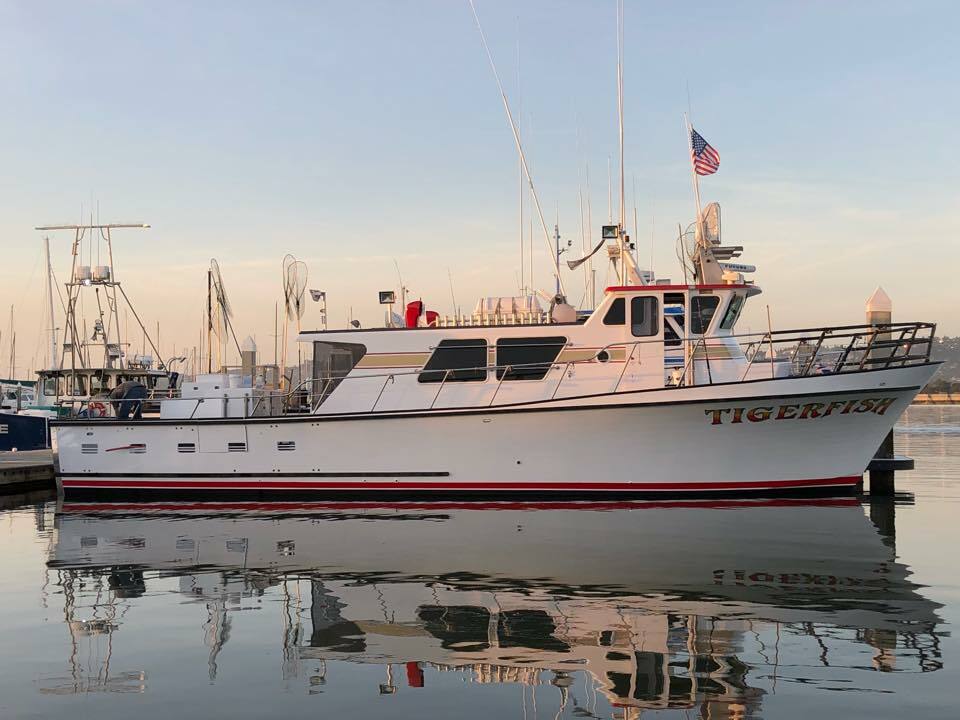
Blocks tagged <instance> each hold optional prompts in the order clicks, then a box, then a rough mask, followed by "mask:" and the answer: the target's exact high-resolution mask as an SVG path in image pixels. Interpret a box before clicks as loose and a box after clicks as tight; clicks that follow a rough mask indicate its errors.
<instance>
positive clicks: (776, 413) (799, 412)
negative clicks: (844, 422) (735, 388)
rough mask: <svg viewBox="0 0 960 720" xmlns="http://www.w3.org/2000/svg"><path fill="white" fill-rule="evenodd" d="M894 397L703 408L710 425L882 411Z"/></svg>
mask: <svg viewBox="0 0 960 720" xmlns="http://www.w3.org/2000/svg"><path fill="white" fill-rule="evenodd" d="M894 402H896V398H892V397H885V398H863V399H861V398H855V399H853V400H834V401H833V402H830V403H819V402H811V403H804V404H802V405H801V404H797V405H759V406H757V407H751V408H746V407H734V408H717V409H715V410H704V411H703V412H704V414H705V415H706V416H707V417H708V418H710V424H711V425H722V424H723V423H724V422H727V423H728V424H736V423H742V422H744V421H747V422H765V421H767V420H814V419H816V418H824V417H827V416H829V415H833V414H834V413H836V414H838V415H848V414H850V413H868V412H872V413H876V414H877V415H883V414H884V413H885V412H886V411H887V410H889V409H890V406H891V405H893V403H894Z"/></svg>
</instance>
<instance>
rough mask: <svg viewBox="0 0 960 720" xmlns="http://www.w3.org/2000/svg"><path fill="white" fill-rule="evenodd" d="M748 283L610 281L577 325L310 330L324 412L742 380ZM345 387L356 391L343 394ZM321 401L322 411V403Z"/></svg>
mask: <svg viewBox="0 0 960 720" xmlns="http://www.w3.org/2000/svg"><path fill="white" fill-rule="evenodd" d="M759 292H760V291H759V289H757V288H756V287H754V286H753V285H748V284H738V285H637V286H622V287H620V286H618V287H610V288H607V291H606V293H605V295H604V298H603V301H602V302H601V303H600V304H599V305H598V307H597V308H596V310H594V311H593V312H592V313H590V314H589V315H588V316H586V317H583V316H579V317H576V319H575V320H574V321H572V322H550V323H532V324H522V323H514V322H510V321H509V320H508V321H506V322H504V323H502V324H484V325H473V324H468V325H463V324H460V325H458V324H456V323H455V322H453V321H451V320H450V319H443V318H441V319H439V320H438V321H437V322H436V323H435V324H434V325H432V326H428V327H417V328H378V329H363V330H360V329H357V330H339V331H325V332H305V333H302V334H301V336H300V340H301V341H305V342H310V343H311V344H312V346H313V357H314V361H313V377H312V378H311V379H310V383H311V384H312V390H311V395H312V398H313V402H312V405H313V406H314V408H315V409H316V410H318V411H320V412H361V411H363V412H366V411H370V410H371V409H377V410H400V409H408V408H413V407H420V408H425V409H432V408H440V407H467V406H475V405H477V404H480V405H483V404H491V403H493V402H494V401H495V402H496V403H497V404H501V403H510V402H516V403H525V402H536V401H541V400H550V399H556V398H563V397H567V396H571V397H572V396H576V395H584V394H587V395H589V394H604V393H612V392H616V391H624V390H641V389H642V390H652V389H658V388H665V387H671V386H675V385H677V384H679V381H680V378H679V377H678V373H688V374H689V377H688V379H687V383H688V384H689V382H691V381H696V382H706V381H708V380H709V381H716V380H717V379H718V378H725V377H730V378H733V377H735V376H738V375H739V373H740V372H741V371H742V367H743V364H744V363H745V359H744V354H743V351H742V349H741V348H740V345H739V344H738V341H737V340H736V338H734V337H732V336H733V331H734V328H735V326H736V323H737V320H738V319H739V317H740V313H741V312H742V310H743V307H744V304H745V302H746V299H747V298H748V297H750V296H751V295H754V294H757V293H759ZM348 388H349V389H348ZM321 405H322V406H323V408H322V410H320V406H321Z"/></svg>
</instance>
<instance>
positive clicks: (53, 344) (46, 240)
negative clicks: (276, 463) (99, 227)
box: [43, 235, 57, 370]
mask: <svg viewBox="0 0 960 720" xmlns="http://www.w3.org/2000/svg"><path fill="white" fill-rule="evenodd" d="M43 252H44V254H45V255H46V260H47V311H48V312H49V313H50V364H49V365H48V366H47V367H49V368H50V369H51V370H56V369H57V321H56V315H54V312H53V265H52V264H51V262H50V236H49V235H44V237H43Z"/></svg>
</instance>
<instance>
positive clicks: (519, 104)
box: [448, 16, 527, 313]
mask: <svg viewBox="0 0 960 720" xmlns="http://www.w3.org/2000/svg"><path fill="white" fill-rule="evenodd" d="M517 118H518V120H517V135H518V136H520V137H522V130H523V100H522V96H521V93H520V17H519V16H517ZM517 177H518V181H519V191H520V192H519V196H520V197H519V200H520V217H519V220H518V223H519V230H520V233H519V235H520V294H521V295H526V294H527V291H526V288H525V287H524V285H526V282H525V277H524V262H523V253H524V246H523V195H524V193H525V192H526V188H525V187H524V183H523V160H521V159H520V157H517ZM448 269H449V268H448ZM454 313H456V304H454Z"/></svg>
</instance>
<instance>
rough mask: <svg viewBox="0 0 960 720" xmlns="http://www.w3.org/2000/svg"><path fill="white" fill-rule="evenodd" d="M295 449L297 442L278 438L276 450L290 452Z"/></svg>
mask: <svg viewBox="0 0 960 720" xmlns="http://www.w3.org/2000/svg"><path fill="white" fill-rule="evenodd" d="M296 449H297V443H296V442H294V441H293V440H280V441H279V442H278V443H277V450H279V451H280V452H290V451H292V450H296Z"/></svg>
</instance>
